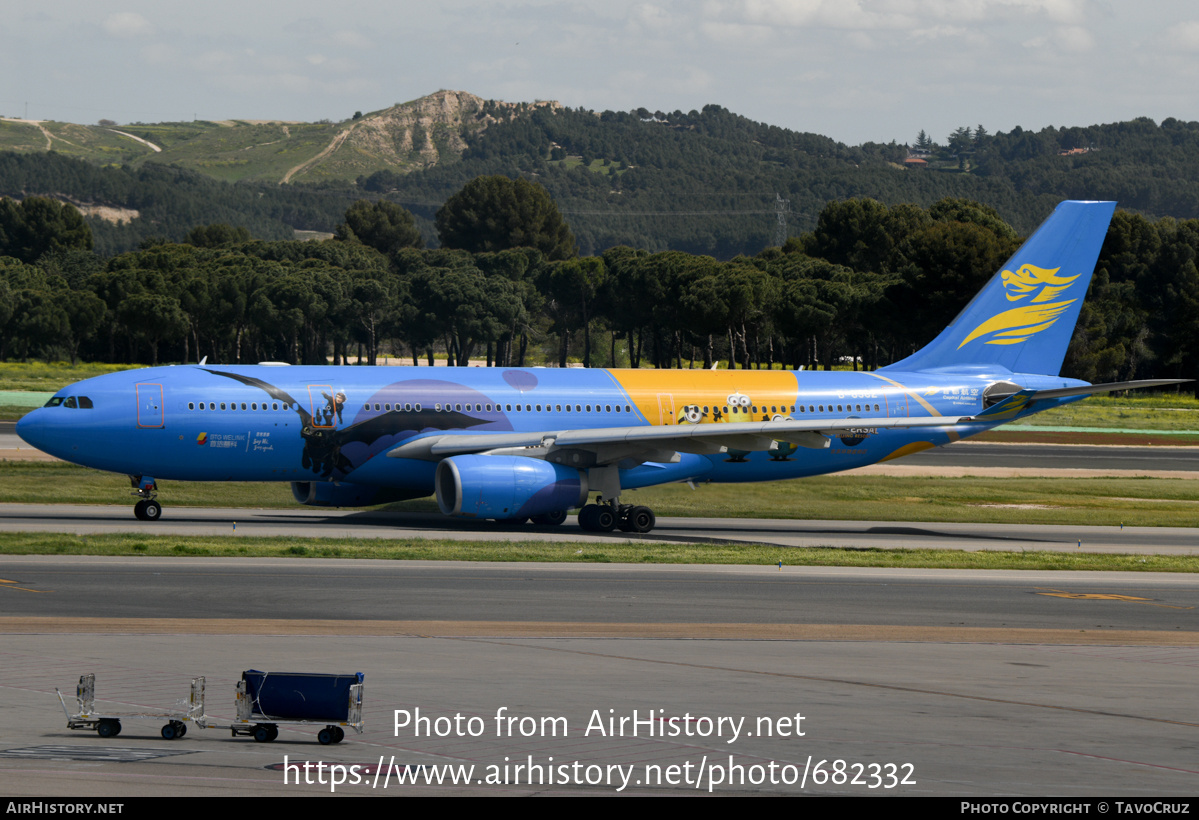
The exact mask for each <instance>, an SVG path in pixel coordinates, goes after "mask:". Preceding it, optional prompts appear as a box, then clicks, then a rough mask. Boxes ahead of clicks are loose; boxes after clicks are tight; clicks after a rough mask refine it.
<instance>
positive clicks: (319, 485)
mask: <svg viewBox="0 0 1199 820" xmlns="http://www.w3.org/2000/svg"><path fill="white" fill-rule="evenodd" d="M291 494H292V497H294V498H295V500H296V501H299V502H300V503H301V504H307V505H308V506H310V507H365V506H367V505H368V504H383V503H386V502H388V501H402V500H403V499H405V498H412V497H413V496H412V494H411V493H403V492H399V491H396V490H390V489H388V488H386V487H364V486H362V485H359V484H333V483H331V482H328V481H293V482H292V483H291Z"/></svg>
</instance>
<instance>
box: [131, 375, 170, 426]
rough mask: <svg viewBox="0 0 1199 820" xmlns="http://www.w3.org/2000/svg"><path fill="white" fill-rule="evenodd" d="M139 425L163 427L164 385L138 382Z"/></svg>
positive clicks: (136, 386) (136, 387)
mask: <svg viewBox="0 0 1199 820" xmlns="http://www.w3.org/2000/svg"><path fill="white" fill-rule="evenodd" d="M134 387H135V389H136V390H137V426H138V427H162V426H164V423H163V413H162V385H161V384H137V385H134Z"/></svg>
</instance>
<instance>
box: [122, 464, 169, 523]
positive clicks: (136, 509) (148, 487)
mask: <svg viewBox="0 0 1199 820" xmlns="http://www.w3.org/2000/svg"><path fill="white" fill-rule="evenodd" d="M129 483H130V484H132V485H133V495H136V496H138V497H139V498H141V501H139V502H137V503H136V504H135V505H133V514H134V515H135V516H137V519H138V520H139V521H157V520H158V519H159V518H161V517H162V505H161V504H159V503H158V502H157V501H155V500H154V498H155V496H157V495H158V482H156V481H155V480H154V479H153V478H152V477H151V476H148V475H131V476H129Z"/></svg>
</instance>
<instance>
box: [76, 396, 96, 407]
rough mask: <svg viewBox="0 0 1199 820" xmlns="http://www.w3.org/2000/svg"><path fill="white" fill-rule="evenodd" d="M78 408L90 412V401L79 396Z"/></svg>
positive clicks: (85, 397)
mask: <svg viewBox="0 0 1199 820" xmlns="http://www.w3.org/2000/svg"><path fill="white" fill-rule="evenodd" d="M79 406H80V407H81V408H83V409H84V410H91V409H92V408H93V405H92V400H91V399H89V398H88V397H87V396H80V397H79Z"/></svg>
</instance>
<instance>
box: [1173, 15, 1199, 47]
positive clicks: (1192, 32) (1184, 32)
mask: <svg viewBox="0 0 1199 820" xmlns="http://www.w3.org/2000/svg"><path fill="white" fill-rule="evenodd" d="M1165 39H1166V45H1168V46H1169V47H1171V48H1175V49H1179V50H1181V51H1197V50H1199V20H1186V21H1184V22H1181V23H1178V24H1177V25H1174V26H1171V27H1170V28H1169V29H1167V30H1166V38H1165Z"/></svg>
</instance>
